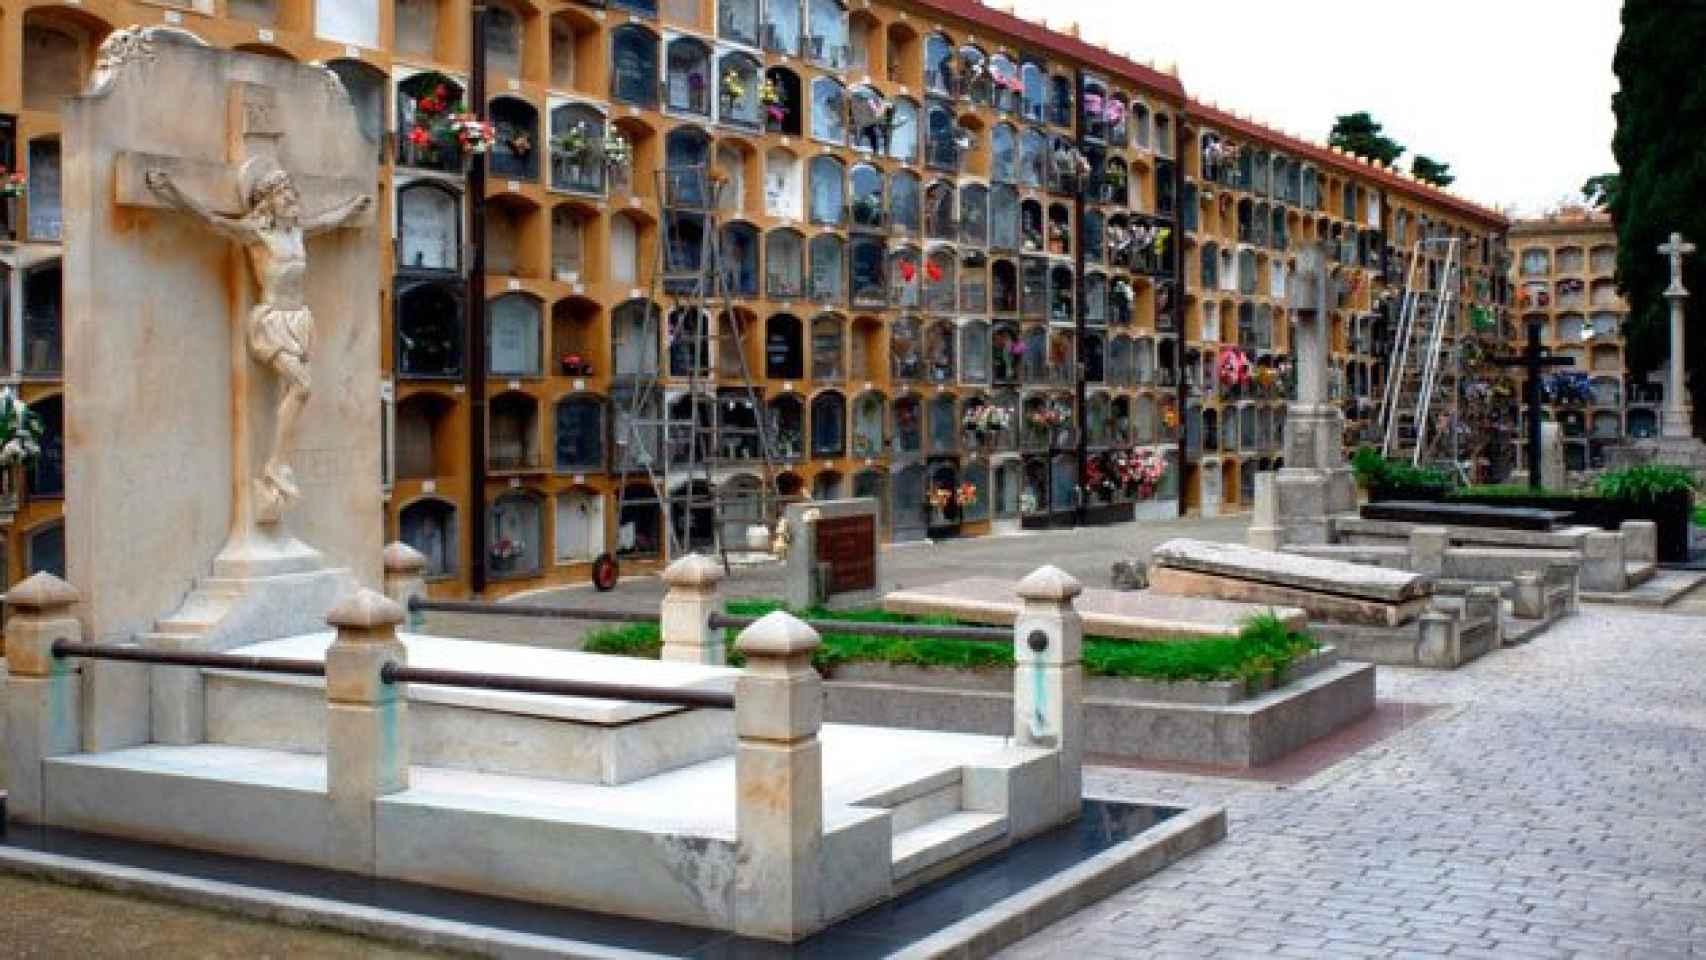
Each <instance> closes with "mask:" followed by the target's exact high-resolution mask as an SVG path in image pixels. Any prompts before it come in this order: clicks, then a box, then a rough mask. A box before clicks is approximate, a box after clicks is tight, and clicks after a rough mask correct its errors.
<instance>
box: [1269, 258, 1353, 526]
mask: <svg viewBox="0 0 1706 960" xmlns="http://www.w3.org/2000/svg"><path fill="white" fill-rule="evenodd" d="M1330 271H1331V267H1330V266H1329V264H1328V256H1327V250H1326V246H1325V244H1322V245H1320V246H1316V247H1304V248H1302V249H1301V250H1299V251H1298V255H1297V270H1296V273H1295V275H1294V277H1293V280H1292V283H1291V308H1292V309H1293V310H1294V311H1295V312H1296V314H1297V327H1296V330H1297V333H1296V338H1295V341H1294V342H1293V343H1292V363H1293V364H1295V366H1296V370H1297V398H1296V399H1295V400H1293V401H1292V402H1291V403H1290V404H1289V405H1288V406H1287V407H1286V416H1285V466H1284V467H1282V468H1281V469H1280V470H1279V472H1278V475H1277V476H1276V478H1275V482H1274V496H1275V498H1276V499H1277V508H1276V509H1275V513H1276V515H1277V516H1278V517H1279V518H1280V521H1279V523H1280V540H1281V542H1282V543H1305V544H1321V543H1327V542H1328V541H1329V540H1330V539H1331V529H1330V526H1331V525H1330V518H1331V517H1332V516H1334V515H1335V514H1340V513H1346V512H1349V511H1352V510H1355V509H1356V482H1355V479H1354V477H1353V476H1352V473H1351V470H1350V468H1349V467H1347V466H1346V465H1345V452H1344V432H1345V430H1344V426H1345V425H1344V414H1343V413H1342V412H1340V410H1339V408H1338V407H1337V406H1335V405H1334V404H1333V402H1332V399H1331V397H1329V396H1328V386H1327V385H1328V367H1329V363H1328V360H1329V355H1330V353H1331V350H1332V312H1331V311H1332V302H1331V297H1332V292H1331V291H1332V288H1333V284H1334V280H1333V278H1332V276H1331V272H1330Z"/></svg>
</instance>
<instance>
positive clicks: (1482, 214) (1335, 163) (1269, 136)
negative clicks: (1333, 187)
mask: <svg viewBox="0 0 1706 960" xmlns="http://www.w3.org/2000/svg"><path fill="white" fill-rule="evenodd" d="M1186 109H1187V110H1188V111H1189V112H1190V115H1191V117H1192V119H1200V120H1203V121H1206V122H1208V123H1210V124H1212V125H1214V126H1216V127H1220V128H1222V129H1225V130H1228V131H1236V132H1237V133H1240V134H1242V135H1244V136H1246V137H1251V138H1254V139H1257V140H1264V141H1266V142H1268V143H1269V144H1271V145H1275V146H1280V147H1283V148H1284V149H1285V150H1287V151H1289V152H1292V153H1297V154H1301V155H1303V156H1305V157H1308V158H1310V159H1312V160H1314V161H1315V162H1317V163H1321V164H1326V165H1327V166H1330V167H1334V168H1336V169H1339V170H1343V171H1346V172H1348V173H1351V174H1353V175H1355V176H1358V177H1363V178H1365V179H1368V180H1373V181H1375V182H1376V183H1379V184H1381V185H1383V186H1386V187H1389V188H1391V189H1393V190H1396V191H1398V192H1399V193H1403V194H1407V195H1409V196H1410V197H1412V198H1414V199H1417V200H1422V201H1425V202H1427V203H1432V204H1436V205H1438V206H1441V207H1445V208H1447V209H1449V210H1452V211H1454V212H1456V213H1459V214H1462V215H1463V216H1466V217H1469V218H1471V219H1474V220H1479V221H1481V222H1483V223H1486V224H1488V225H1490V226H1496V227H1504V228H1509V227H1510V221H1509V220H1507V219H1506V218H1505V217H1504V216H1503V215H1501V214H1499V213H1498V212H1496V211H1494V210H1489V209H1487V208H1486V207H1483V206H1481V205H1480V204H1477V203H1472V202H1470V201H1468V200H1464V199H1463V198H1461V197H1454V196H1452V195H1450V194H1448V193H1446V192H1445V191H1443V190H1438V189H1435V188H1434V187H1431V186H1429V185H1427V184H1424V183H1421V182H1419V181H1416V180H1410V179H1407V178H1405V177H1401V176H1399V175H1398V174H1396V173H1393V172H1392V171H1391V170H1383V169H1381V168H1380V167H1377V166H1375V165H1373V164H1369V163H1363V162H1362V161H1361V160H1358V159H1357V158H1356V157H1351V156H1347V155H1345V154H1342V153H1334V152H1333V151H1332V150H1329V149H1327V148H1326V147H1323V146H1320V145H1318V144H1313V143H1310V142H1308V141H1306V140H1299V139H1297V138H1296V137H1293V136H1289V135H1287V134H1284V133H1281V132H1280V131H1278V130H1274V129H1272V128H1269V127H1264V126H1262V125H1261V124H1259V123H1257V122H1255V121H1253V120H1245V119H1243V118H1241V117H1235V116H1233V115H1232V114H1230V113H1227V112H1226V111H1224V110H1221V109H1219V108H1217V107H1211V106H1209V105H1208V104H1206V103H1202V102H1200V101H1197V100H1191V101H1190V102H1189V103H1188V104H1187V105H1186Z"/></svg>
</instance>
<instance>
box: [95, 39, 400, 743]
mask: <svg viewBox="0 0 1706 960" xmlns="http://www.w3.org/2000/svg"><path fill="white" fill-rule="evenodd" d="M63 116H64V124H63V126H64V133H63V153H64V176H63V193H64V205H65V223H66V235H67V237H68V238H69V239H70V241H71V242H69V243H67V245H66V251H65V272H64V295H65V387H66V392H67V394H68V395H70V396H73V397H75V398H76V399H77V402H76V403H74V404H68V405H67V409H66V421H67V422H66V431H65V432H66V447H67V450H66V454H67V456H66V459H67V462H68V470H67V476H66V497H65V514H66V525H65V526H66V540H67V545H66V546H67V564H68V572H69V573H70V575H71V577H72V578H74V579H73V582H77V583H80V584H85V585H86V586H84V587H83V588H82V590H83V602H82V603H81V604H80V605H79V607H78V613H79V616H80V617H81V618H82V621H83V625H84V632H85V633H86V634H87V635H88V636H89V637H90V638H91V639H92V640H95V641H99V642H115V641H116V642H129V641H133V640H140V641H141V642H143V643H145V644H148V645H154V646H159V647H164V648H176V649H196V650H222V649H229V648H230V647H233V646H239V645H242V644H245V643H254V642H258V641H260V640H266V639H272V638H276V637H282V636H290V635H294V634H299V633H310V632H317V631H319V630H321V629H323V628H324V617H325V614H326V611H327V610H328V609H330V608H331V606H332V604H333V603H335V602H336V601H337V600H338V598H339V597H341V596H343V595H345V594H346V593H348V592H349V591H350V590H351V589H352V588H353V586H354V585H355V583H359V584H361V585H363V586H368V587H372V588H379V587H380V586H381V584H382V571H383V567H382V562H381V556H380V555H381V551H382V548H383V544H384V542H385V541H384V532H383V519H384V509H383V499H382V497H383V491H382V488H381V484H380V479H381V476H382V473H381V455H382V438H381V432H380V416H381V412H382V407H381V402H382V401H381V392H380V369H381V367H380V360H381V357H380V350H379V337H380V329H381V328H380V317H379V307H380V302H381V301H380V297H381V290H380V277H381V273H382V269H381V264H380V259H379V245H378V243H377V242H375V238H374V236H373V234H372V233H371V225H372V223H373V222H374V217H373V214H372V211H371V209H369V208H368V206H367V205H366V204H360V203H356V202H354V201H355V200H356V198H359V197H363V196H367V197H371V196H373V195H374V194H375V192H376V189H377V178H378V149H377V144H375V143H374V142H373V141H372V140H369V139H368V138H367V137H366V135H364V134H363V133H362V131H361V127H360V123H359V121H358V119H357V115H356V110H355V107H354V105H353V103H352V102H351V100H350V95H349V93H348V91H346V90H345V89H344V87H343V84H342V83H341V82H340V81H339V80H338V79H337V77H336V75H334V74H333V73H331V72H330V71H328V70H326V69H324V68H323V67H319V66H314V65H306V64H299V63H292V62H288V61H284V60H279V59H276V58H271V57H262V56H255V55H250V54H245V53H241V52H237V51H231V50H220V49H215V48H211V47H207V46H203V45H201V44H199V43H198V42H196V41H195V40H193V38H188V37H187V35H185V34H182V33H179V32H177V31H173V30H171V29H169V28H147V29H137V28H132V29H128V30H120V31H115V32H114V33H113V34H112V35H110V36H109V38H108V39H107V40H106V41H105V42H104V43H103V44H102V46H101V49H100V53H99V56H98V59H97V63H96V68H95V71H94V74H93V76H92V77H91V79H90V82H89V85H88V87H87V89H86V92H84V93H83V94H82V95H80V96H76V97H71V98H68V99H67V100H66V102H65V106H64V113H63ZM168 184H169V186H167V185H168ZM287 187H288V188H293V189H287ZM293 200H294V201H295V202H294V203H292V202H291V201H293ZM286 354H290V355H291V357H290V358H286V356H285V355H286ZM293 364H294V367H296V368H298V369H296V371H295V372H296V373H297V374H299V376H286V375H285V374H286V373H287V372H289V369H290V368H292V367H293ZM293 387H294V388H293ZM287 409H288V413H289V414H290V418H289V419H290V424H289V426H293V427H294V429H285V430H279V429H277V426H278V424H279V423H280V422H281V417H280V414H281V412H286V410H287ZM280 434H282V435H283V437H284V440H285V442H284V443H282V444H280V443H278V442H277V437H278V435H280ZM274 454H281V456H279V457H277V459H276V461H275V462H276V463H277V464H282V465H283V466H284V467H286V468H287V469H284V470H275V471H273V479H274V480H282V481H284V483H282V484H274V485H273V488H274V491H276V489H280V488H283V487H285V486H288V487H291V488H294V493H295V494H296V497H295V498H294V500H293V501H292V498H290V497H285V498H282V499H280V500H278V501H275V502H272V503H264V502H262V499H261V498H259V497H258V494H259V493H260V492H261V491H260V490H259V489H258V487H257V482H256V481H257V479H260V478H261V477H262V476H263V474H264V473H265V472H266V471H265V468H266V466H267V464H268V462H269V460H273V459H274V458H273V455H274ZM289 502H294V506H291V508H290V509H289V510H288V512H286V511H285V510H284V509H283V507H284V506H286V505H288V503H289ZM274 507H277V508H279V509H277V510H276V512H275V511H274V510H273V508H274ZM352 581H353V582H352ZM177 672H178V673H184V674H185V676H186V677H187V675H188V673H189V672H186V671H177ZM171 673H172V671H170V670H158V669H157V670H156V672H155V677H154V691H153V692H154V698H153V699H154V707H155V710H154V715H155V716H154V724H155V728H156V729H155V734H156V737H155V739H162V740H166V741H167V742H181V741H184V740H193V739H194V738H195V737H196V736H197V735H198V733H199V725H200V722H199V717H198V715H197V714H198V712H199V709H200V705H199V698H198V697H197V696H196V691H195V690H193V689H191V687H192V686H193V684H189V683H188V680H187V679H186V680H185V684H184V685H180V686H179V687H176V688H175V687H174V684H173V683H165V682H162V681H163V680H165V679H167V674H171ZM180 679H183V678H180ZM162 725H163V726H164V727H165V728H169V730H167V731H163V730H162ZM162 733H164V735H162Z"/></svg>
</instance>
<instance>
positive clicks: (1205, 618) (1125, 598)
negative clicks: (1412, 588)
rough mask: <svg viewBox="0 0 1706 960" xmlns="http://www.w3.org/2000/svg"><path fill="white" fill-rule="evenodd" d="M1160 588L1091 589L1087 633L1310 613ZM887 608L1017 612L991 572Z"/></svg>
mask: <svg viewBox="0 0 1706 960" xmlns="http://www.w3.org/2000/svg"><path fill="white" fill-rule="evenodd" d="M1164 593H1165V591H1156V590H1148V591H1143V590H1136V591H1132V590H1097V589H1087V590H1085V591H1084V592H1083V594H1082V595H1081V596H1080V597H1079V601H1078V613H1079V615H1080V616H1082V617H1083V618H1084V632H1085V633H1088V634H1090V635H1091V636H1095V637H1113V638H1116V639H1123V640H1199V639H1202V638H1204V637H1224V636H1229V635H1231V634H1235V633H1237V632H1238V631H1239V629H1240V628H1242V627H1243V625H1244V624H1245V623H1246V622H1248V621H1249V620H1250V619H1251V618H1252V617H1256V616H1260V615H1262V614H1265V613H1272V614H1274V615H1275V616H1277V617H1279V618H1280V620H1281V622H1283V623H1285V625H1286V626H1288V627H1290V628H1291V629H1293V630H1301V629H1303V627H1304V625H1305V624H1306V623H1307V622H1308V616H1307V614H1305V612H1304V611H1303V610H1301V609H1298V608H1297V606H1296V605H1295V604H1288V603H1267V602H1259V601H1258V602H1233V601H1239V600H1241V598H1231V597H1228V598H1223V599H1209V598H1205V597H1191V598H1184V597H1175V596H1166V595H1164ZM883 609H884V610H887V611H889V612H890V613H907V614H913V615H916V616H945V617H953V618H955V619H957V620H964V621H967V622H969V623H987V624H993V625H996V626H1009V625H1011V624H1012V623H1013V622H1014V620H1015V619H1016V618H1017V617H1018V615H1019V609H1020V603H1019V598H1018V596H1017V595H1016V594H1015V593H1014V586H1013V584H1012V583H1011V582H1009V581H1007V580H998V579H995V578H993V577H966V578H963V579H960V580H950V581H948V582H947V583H938V584H934V585H932V586H928V587H909V588H907V589H905V590H896V591H893V592H891V593H889V594H888V595H886V596H884V597H883Z"/></svg>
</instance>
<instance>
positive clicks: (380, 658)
mask: <svg viewBox="0 0 1706 960" xmlns="http://www.w3.org/2000/svg"><path fill="white" fill-rule="evenodd" d="M403 617H404V614H403V608H402V607H400V606H398V605H397V604H396V603H394V602H392V601H391V600H390V599H389V598H387V597H385V596H383V595H381V594H378V593H375V592H373V591H372V590H365V589H364V590H359V591H357V592H356V593H354V594H351V595H350V596H348V597H346V598H344V599H343V600H342V601H340V602H339V603H338V605H337V606H335V607H333V608H332V610H331V612H330V613H328V614H326V622H327V623H330V624H331V625H332V626H334V627H336V628H337V630H338V636H337V639H336V640H334V641H333V642H332V645H331V647H330V648H328V649H327V650H326V706H327V713H326V791H327V793H328V794H330V795H331V800H332V850H331V853H332V857H333V862H334V866H336V867H337V868H338V869H341V870H349V871H352V872H357V873H372V872H373V870H374V865H375V861H376V853H377V851H376V849H375V832H376V831H375V820H376V813H377V811H376V809H375V804H376V802H377V801H378V799H379V798H380V797H382V796H385V795H386V794H391V793H397V792H399V791H402V790H406V789H408V787H409V731H408V699H407V696H406V691H404V690H403V689H402V688H401V685H399V684H394V683H386V682H385V681H384V680H383V679H382V678H381V676H380V671H381V670H382V669H384V667H385V665H386V664H387V663H395V664H397V665H398V666H403V665H405V664H406V663H407V662H408V651H407V649H406V648H404V646H403V644H402V641H400V640H398V639H397V625H398V624H400V623H402V622H403Z"/></svg>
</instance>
